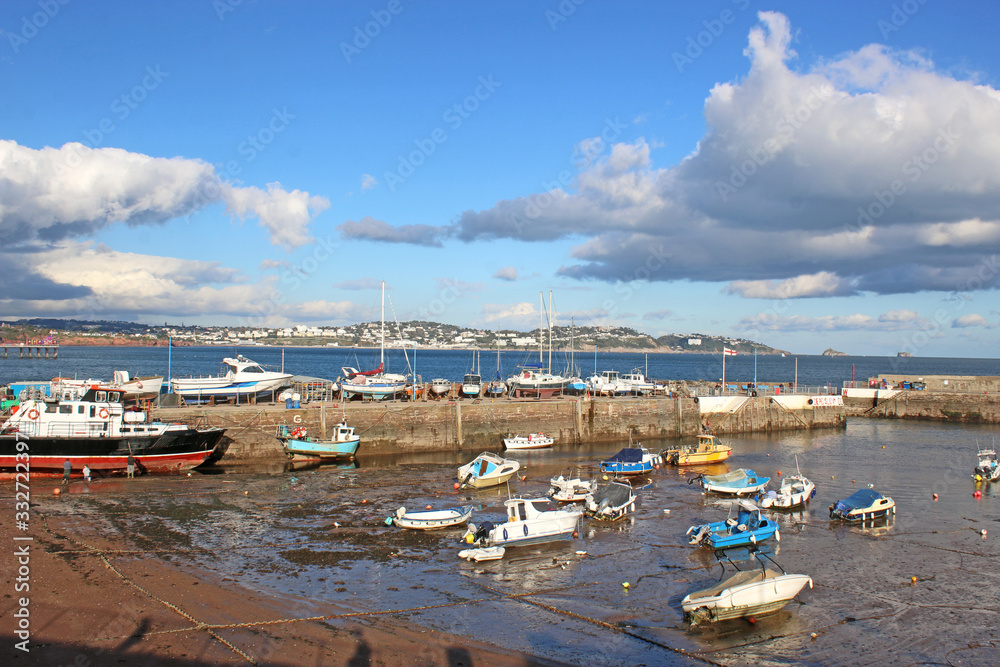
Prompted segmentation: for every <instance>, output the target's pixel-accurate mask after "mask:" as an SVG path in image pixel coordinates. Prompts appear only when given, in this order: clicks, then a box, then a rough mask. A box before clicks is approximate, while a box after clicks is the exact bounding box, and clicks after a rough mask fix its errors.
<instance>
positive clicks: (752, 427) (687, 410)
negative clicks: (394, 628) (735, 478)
mask: <svg viewBox="0 0 1000 667" xmlns="http://www.w3.org/2000/svg"><path fill="white" fill-rule="evenodd" d="M155 416H156V417H157V418H158V419H161V420H163V421H174V422H184V423H188V424H191V425H193V426H197V427H207V426H221V427H225V428H226V429H227V432H226V435H227V436H228V437H229V438H230V439H231V441H232V442H231V445H230V448H229V453H228V454H227V459H256V458H278V457H281V456H282V451H281V445H280V443H279V442H278V440H277V439H276V438H275V437H274V433H275V429H276V427H277V426H278V424H281V423H285V424H288V425H290V426H299V425H301V426H304V427H305V428H306V429H308V431H309V434H310V435H312V436H315V437H322V436H323V435H324V428H325V427H326V426H331V427H332V426H333V424H335V423H337V422H339V421H340V420H341V419H342V418H344V417H346V419H347V422H348V423H349V424H351V425H352V426H354V427H355V429H356V432H357V433H358V434H360V435H361V437H362V441H363V443H364V448H365V451H366V452H368V453H376V454H377V453H384V454H390V453H398V452H418V451H454V450H466V449H468V450H485V449H490V450H494V451H499V450H500V449H502V446H503V445H502V442H501V439H502V438H503V437H504V436H505V435H507V434H508V433H509V434H515V435H516V434H521V435H527V434H528V433H539V432H541V433H545V434H547V435H551V436H553V437H554V438H555V440H556V442H557V443H559V444H563V445H565V444H576V443H600V442H608V443H627V442H628V440H629V436H630V435H631V437H632V439H633V440H637V441H642V440H644V439H650V438H672V437H685V436H693V435H695V434H697V433H698V432H699V431H700V429H701V426H702V424H703V423H704V422H705V420H706V419H708V420H710V421H711V428H712V432H714V433H723V434H733V433H753V432H765V431H780V430H795V429H810V428H820V427H831V426H842V425H843V424H844V408H843V407H842V406H840V407H838V406H829V407H826V406H811V405H806V404H805V403H804V402H803V404H802V405H801V406H797V407H792V408H789V407H787V406H783V405H781V404H780V403H776V402H775V401H773V400H771V399H770V398H768V397H755V398H747V399H746V400H745V401H743V402H741V403H740V405H739V406H737V407H736V408H735V409H733V410H732V411H729V412H711V413H709V412H705V411H703V410H702V406H700V405H699V403H698V401H697V400H696V399H693V398H675V399H671V398H661V397H657V398H612V399H596V400H591V399H579V398H561V399H556V400H548V401H530V400H498V401H490V400H481V401H458V402H455V401H451V402H443V401H442V402H440V403H433V402H417V403H357V402H352V403H347V404H341V403H311V404H307V405H304V406H303V407H302V408H300V409H292V410H289V409H286V408H285V407H284V405H280V404H267V405H263V404H257V405H254V406H238V407H236V406H212V407H183V408H161V409H158V410H157V411H156V414H155Z"/></svg>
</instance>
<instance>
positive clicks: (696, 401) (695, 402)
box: [694, 396, 698, 405]
mask: <svg viewBox="0 0 1000 667" xmlns="http://www.w3.org/2000/svg"><path fill="white" fill-rule="evenodd" d="M694 404H695V405H698V397H697V396H695V397H694Z"/></svg>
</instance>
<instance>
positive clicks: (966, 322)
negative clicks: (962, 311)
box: [951, 313, 993, 329]
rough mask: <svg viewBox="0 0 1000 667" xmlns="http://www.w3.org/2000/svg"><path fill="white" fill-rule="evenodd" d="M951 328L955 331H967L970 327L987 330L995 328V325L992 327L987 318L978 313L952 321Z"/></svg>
mask: <svg viewBox="0 0 1000 667" xmlns="http://www.w3.org/2000/svg"><path fill="white" fill-rule="evenodd" d="M951 326H952V327H953V328H955V329H967V328H969V327H983V328H986V329H992V328H993V325H991V324H990V323H989V321H988V320H987V319H986V318H985V317H983V316H982V315H978V314H976V313H969V314H968V315H962V316H961V317H956V318H955V319H954V321H952V323H951Z"/></svg>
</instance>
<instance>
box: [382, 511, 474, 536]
mask: <svg viewBox="0 0 1000 667" xmlns="http://www.w3.org/2000/svg"><path fill="white" fill-rule="evenodd" d="M472 510H473V507H472V506H471V505H468V506H466V507H458V508H455V509H450V510H427V511H421V512H404V513H402V514H400V513H399V512H397V513H396V516H394V517H393V519H392V522H393V523H394V524H395V525H396V526H398V527H399V528H407V529H409V530H439V529H441V528H453V527H455V526H461V525H462V524H464V523H466V522H467V521H468V520H469V518H470V517H471V516H472Z"/></svg>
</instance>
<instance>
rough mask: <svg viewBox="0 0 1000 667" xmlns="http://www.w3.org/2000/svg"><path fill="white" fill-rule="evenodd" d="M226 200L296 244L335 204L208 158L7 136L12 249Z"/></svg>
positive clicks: (2, 194)
mask: <svg viewBox="0 0 1000 667" xmlns="http://www.w3.org/2000/svg"><path fill="white" fill-rule="evenodd" d="M219 200H222V201H224V202H225V203H226V206H227V209H228V210H229V212H230V213H232V214H234V215H236V216H239V217H240V218H245V217H247V216H250V215H253V216H255V217H257V218H259V220H260V224H261V226H262V227H264V228H265V229H266V230H267V231H268V232H269V234H270V235H271V242H272V243H274V244H275V245H279V246H282V247H285V248H289V249H290V248H295V247H298V246H301V245H305V244H306V243H308V242H309V241H310V240H311V237H310V236H309V234H308V231H307V228H308V225H309V222H310V221H311V219H312V217H313V216H314V215H316V214H317V213H319V212H320V211H322V210H324V209H325V208H327V207H328V206H329V202H328V201H327V200H326V199H325V198H323V197H315V196H310V195H309V193H306V192H301V191H299V190H295V191H292V192H287V191H285V190H283V189H281V187H280V186H279V185H278V184H276V183H272V184H270V185H268V186H267V190H266V191H264V190H260V189H258V188H255V187H237V186H234V185H230V184H226V183H223V182H221V181H220V179H219V176H218V174H216V172H215V169H214V167H212V165H209V164H207V163H205V162H202V161H201V160H191V159H186V158H179V157H175V158H157V157H150V156H148V155H142V154H141V153H130V152H128V151H125V150H122V149H120V148H90V147H88V146H84V145H83V144H79V143H68V144H65V145H64V146H62V147H61V148H49V147H46V148H42V149H39V150H36V149H33V148H28V147H25V146H20V145H18V144H17V143H16V142H14V141H8V140H0V243H3V244H4V245H5V246H7V247H8V248H9V247H10V246H12V245H18V246H23V245H25V244H30V243H32V242H35V241H43V242H56V241H60V240H64V239H74V238H82V237H86V236H89V235H91V234H93V233H95V232H97V231H100V230H101V229H104V228H106V227H109V226H111V225H114V224H126V225H129V226H139V225H152V224H164V223H166V222H168V221H170V220H172V219H174V218H178V217H183V216H187V215H190V214H191V213H194V212H195V211H198V210H200V209H202V208H204V207H206V206H208V205H210V204H213V203H215V202H216V201H219Z"/></svg>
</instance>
